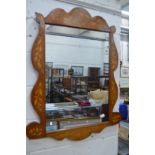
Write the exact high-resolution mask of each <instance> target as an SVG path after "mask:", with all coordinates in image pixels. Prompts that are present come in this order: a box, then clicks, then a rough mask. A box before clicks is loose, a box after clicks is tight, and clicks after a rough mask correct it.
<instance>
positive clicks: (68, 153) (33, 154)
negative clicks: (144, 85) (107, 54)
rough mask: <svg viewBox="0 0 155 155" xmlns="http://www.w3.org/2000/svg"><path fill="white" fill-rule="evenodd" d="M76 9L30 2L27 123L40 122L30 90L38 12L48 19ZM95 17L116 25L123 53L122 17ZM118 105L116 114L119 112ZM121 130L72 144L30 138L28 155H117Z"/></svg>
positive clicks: (45, 0)
mask: <svg viewBox="0 0 155 155" xmlns="http://www.w3.org/2000/svg"><path fill="white" fill-rule="evenodd" d="M74 7H76V6H73V5H69V4H65V3H61V2H57V1H55V0H27V20H26V21H27V36H26V39H27V46H26V62H27V64H26V65H27V66H26V67H27V68H26V75H27V78H26V101H27V102H26V115H27V118H26V119H27V123H29V122H32V121H39V119H38V116H37V115H36V113H35V111H34V109H33V108H32V105H31V90H32V88H33V86H34V84H35V82H36V80H37V76H38V73H37V72H36V71H35V70H34V68H33V66H32V63H31V48H32V45H33V42H34V40H35V38H36V36H37V33H38V24H37V23H36V22H35V20H34V19H35V12H40V13H42V14H43V15H44V16H46V15H47V14H48V13H49V12H50V11H51V10H52V9H55V8H64V9H65V10H66V11H70V10H71V9H72V8H74ZM87 10H88V11H89V12H90V13H91V15H92V16H96V15H99V16H102V17H104V18H105V19H106V20H107V22H108V24H109V25H110V26H111V25H115V26H116V29H117V32H116V33H115V38H114V39H115V43H116V46H117V49H118V51H120V46H119V42H120V37H119V31H120V27H119V25H120V17H119V16H116V15H112V14H107V13H103V12H99V11H94V10H91V9H87ZM115 76H116V81H117V83H118V79H119V68H118V70H117V71H116V72H115ZM117 105H118V104H117ZM117 105H116V106H115V110H117ZM117 133H118V126H117V125H115V126H112V127H108V128H106V129H104V130H103V131H102V132H101V133H99V134H92V135H91V136H90V137H89V138H87V139H85V140H82V141H78V142H77V141H71V140H67V139H64V140H63V141H57V140H54V139H52V138H43V139H39V140H29V139H28V138H27V155H49V154H50V155H51V154H54V155H55V154H57V155H62V154H63V155H77V154H78V155H87V154H89V155H103V154H105V155H116V154H117V144H118V142H117V138H118V135H117Z"/></svg>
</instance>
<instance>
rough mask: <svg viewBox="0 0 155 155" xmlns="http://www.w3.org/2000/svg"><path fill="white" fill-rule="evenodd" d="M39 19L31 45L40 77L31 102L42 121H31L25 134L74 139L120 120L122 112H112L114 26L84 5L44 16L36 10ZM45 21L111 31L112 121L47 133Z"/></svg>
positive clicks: (115, 92)
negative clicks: (92, 14)
mask: <svg viewBox="0 0 155 155" xmlns="http://www.w3.org/2000/svg"><path fill="white" fill-rule="evenodd" d="M36 21H37V22H38V23H39V33H38V35H37V37H36V39H35V41H34V44H33V47H32V64H33V66H34V68H35V69H36V70H37V71H38V75H39V76H38V80H37V82H36V84H35V85H34V87H33V90H32V94H31V102H32V106H33V108H34V109H35V111H36V112H37V114H38V116H39V119H40V122H31V123H29V124H28V125H27V128H26V134H27V136H28V137H29V138H30V139H36V138H43V137H52V138H55V139H57V140H62V139H64V138H68V139H72V140H82V139H84V138H86V137H88V136H89V135H91V134H92V133H98V132H101V131H102V130H103V129H104V128H105V127H108V126H111V125H114V124H117V123H119V121H120V118H121V117H120V114H119V113H118V112H113V107H114V105H115V103H116V100H117V97H118V87H117V84H116V81H115V77H114V71H115V70H116V68H117V66H118V54H117V49H116V46H115V43H114V39H113V33H115V31H116V29H115V27H114V26H111V27H109V26H108V24H107V22H106V21H105V20H104V19H103V18H102V17H100V16H95V17H91V15H90V14H89V13H88V11H87V10H85V9H83V8H74V9H72V10H71V11H70V12H69V13H67V12H66V11H64V10H63V9H60V8H57V9H54V10H53V11H51V12H50V13H49V15H47V17H44V16H43V15H42V14H40V13H36ZM45 24H51V25H61V26H68V27H76V28H83V29H89V30H96V31H105V32H108V33H109V36H110V37H109V42H110V49H109V64H110V65H109V121H108V122H102V123H97V124H93V125H84V126H81V127H77V128H73V129H67V130H58V131H53V132H51V133H46V116H45Z"/></svg>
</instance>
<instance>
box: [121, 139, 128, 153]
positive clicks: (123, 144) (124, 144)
mask: <svg viewBox="0 0 155 155" xmlns="http://www.w3.org/2000/svg"><path fill="white" fill-rule="evenodd" d="M118 155H129V142H127V141H124V140H123V139H121V138H119V140H118Z"/></svg>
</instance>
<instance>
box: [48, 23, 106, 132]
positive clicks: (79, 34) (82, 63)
mask: <svg viewBox="0 0 155 155" xmlns="http://www.w3.org/2000/svg"><path fill="white" fill-rule="evenodd" d="M45 63H46V65H45V66H46V74H45V75H46V77H45V79H46V80H45V81H46V84H45V87H46V131H47V132H51V131H55V130H63V129H68V128H75V127H78V126H82V125H89V124H95V123H100V122H103V121H108V103H109V101H108V93H109V85H108V80H109V33H107V32H99V31H92V30H88V29H79V28H71V27H64V26H56V25H47V24H46V27H45Z"/></svg>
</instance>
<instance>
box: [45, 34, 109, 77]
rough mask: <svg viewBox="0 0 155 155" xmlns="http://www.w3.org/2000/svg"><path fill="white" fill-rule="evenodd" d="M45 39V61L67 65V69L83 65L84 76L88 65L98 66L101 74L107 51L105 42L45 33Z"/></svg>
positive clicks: (54, 64)
mask: <svg viewBox="0 0 155 155" xmlns="http://www.w3.org/2000/svg"><path fill="white" fill-rule="evenodd" d="M45 40H46V62H53V67H55V66H56V65H58V64H60V65H65V66H68V69H69V68H71V66H83V67H84V74H83V75H84V76H87V75H88V67H100V68H101V73H100V74H101V75H102V73H103V64H104V62H107V61H106V58H107V56H106V55H105V54H106V53H108V52H105V50H106V49H105V48H104V47H106V45H105V44H106V43H105V42H103V41H96V40H88V39H84V40H83V39H80V38H70V37H64V36H52V35H46V39H45ZM104 60H105V61H104ZM108 62H109V61H108Z"/></svg>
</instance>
